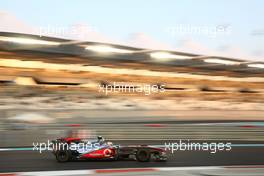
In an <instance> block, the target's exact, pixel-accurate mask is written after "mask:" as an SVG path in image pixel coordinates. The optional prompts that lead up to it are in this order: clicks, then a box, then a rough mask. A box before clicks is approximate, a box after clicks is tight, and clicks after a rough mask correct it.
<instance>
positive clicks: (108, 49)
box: [0, 36, 264, 69]
mask: <svg viewBox="0 0 264 176" xmlns="http://www.w3.org/2000/svg"><path fill="white" fill-rule="evenodd" d="M0 41H4V42H12V43H18V44H26V45H48V46H49V45H50V46H58V45H63V43H61V42H55V41H47V40H39V39H30V38H21V37H6V36H0ZM85 49H86V50H90V51H94V52H98V53H105V54H110V53H112V54H133V53H138V50H137V51H136V50H129V49H121V48H116V47H112V46H108V45H88V46H85ZM149 55H150V57H151V58H153V59H154V60H156V61H159V62H166V61H172V60H186V59H194V58H195V57H191V56H185V55H177V54H173V53H171V52H165V51H153V52H149ZM202 61H204V62H206V63H213V64H223V65H240V64H242V63H243V62H240V61H234V60H228V59H219V58H215V57H214V58H210V57H206V58H204V59H202ZM247 66H248V67H252V68H261V69H264V64H262V63H248V64H247Z"/></svg>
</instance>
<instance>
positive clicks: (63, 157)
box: [56, 150, 71, 163]
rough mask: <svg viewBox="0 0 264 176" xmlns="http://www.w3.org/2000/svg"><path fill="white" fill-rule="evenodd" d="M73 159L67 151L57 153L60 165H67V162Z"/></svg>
mask: <svg viewBox="0 0 264 176" xmlns="http://www.w3.org/2000/svg"><path fill="white" fill-rule="evenodd" d="M70 158H71V156H70V152H69V151H66V150H59V151H57V152H56V160H57V161H58V162H59V163H65V162H67V161H69V160H70Z"/></svg>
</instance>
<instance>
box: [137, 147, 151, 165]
mask: <svg viewBox="0 0 264 176" xmlns="http://www.w3.org/2000/svg"><path fill="white" fill-rule="evenodd" d="M136 158H137V161H140V162H148V161H149V160H150V152H149V151H148V150H146V149H139V150H138V151H137V154H136Z"/></svg>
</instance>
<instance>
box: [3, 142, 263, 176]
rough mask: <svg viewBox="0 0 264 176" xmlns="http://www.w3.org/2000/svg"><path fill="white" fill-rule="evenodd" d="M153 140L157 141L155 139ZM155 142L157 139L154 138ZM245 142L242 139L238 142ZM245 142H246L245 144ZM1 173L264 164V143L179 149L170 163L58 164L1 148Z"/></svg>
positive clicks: (51, 159) (45, 156) (45, 154)
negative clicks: (218, 148) (213, 150)
mask: <svg viewBox="0 0 264 176" xmlns="http://www.w3.org/2000/svg"><path fill="white" fill-rule="evenodd" d="M153 142H154V141H153ZM155 142H156V141H155ZM239 143H243V141H239ZM243 144H245V142H244V143H243ZM0 156H1V157H0V172H25V171H55V170H80V169H110V168H144V167H177V166H179V167H180V166H230V165H264V157H263V156H264V147H263V146H237V147H232V150H231V151H218V152H217V153H215V154H211V153H210V152H208V151H176V152H174V154H171V153H170V154H169V157H168V161H167V162H147V163H141V162H137V161H134V160H126V161H71V162H67V163H58V162H57V161H56V160H55V157H54V156H53V154H52V153H50V152H43V153H41V154H40V153H39V152H38V151H2V152H0Z"/></svg>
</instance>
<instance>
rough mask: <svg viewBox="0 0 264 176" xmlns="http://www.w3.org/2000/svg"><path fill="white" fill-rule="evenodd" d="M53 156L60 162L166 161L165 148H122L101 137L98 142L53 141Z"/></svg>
mask: <svg viewBox="0 0 264 176" xmlns="http://www.w3.org/2000/svg"><path fill="white" fill-rule="evenodd" d="M53 154H54V155H55V156H56V159H57V161H58V162H67V161H71V160H89V159H90V160H92V159H94V160H125V159H129V158H134V159H136V160H137V161H140V162H148V161H151V160H154V161H166V160H167V155H166V152H165V150H164V149H163V148H157V147H152V146H148V145H135V146H131V145H128V146H121V145H113V144H112V143H111V142H106V141H105V140H104V139H103V138H102V137H101V136H98V138H97V140H85V139H81V138H72V137H68V138H60V139H57V140H54V141H53Z"/></svg>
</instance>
